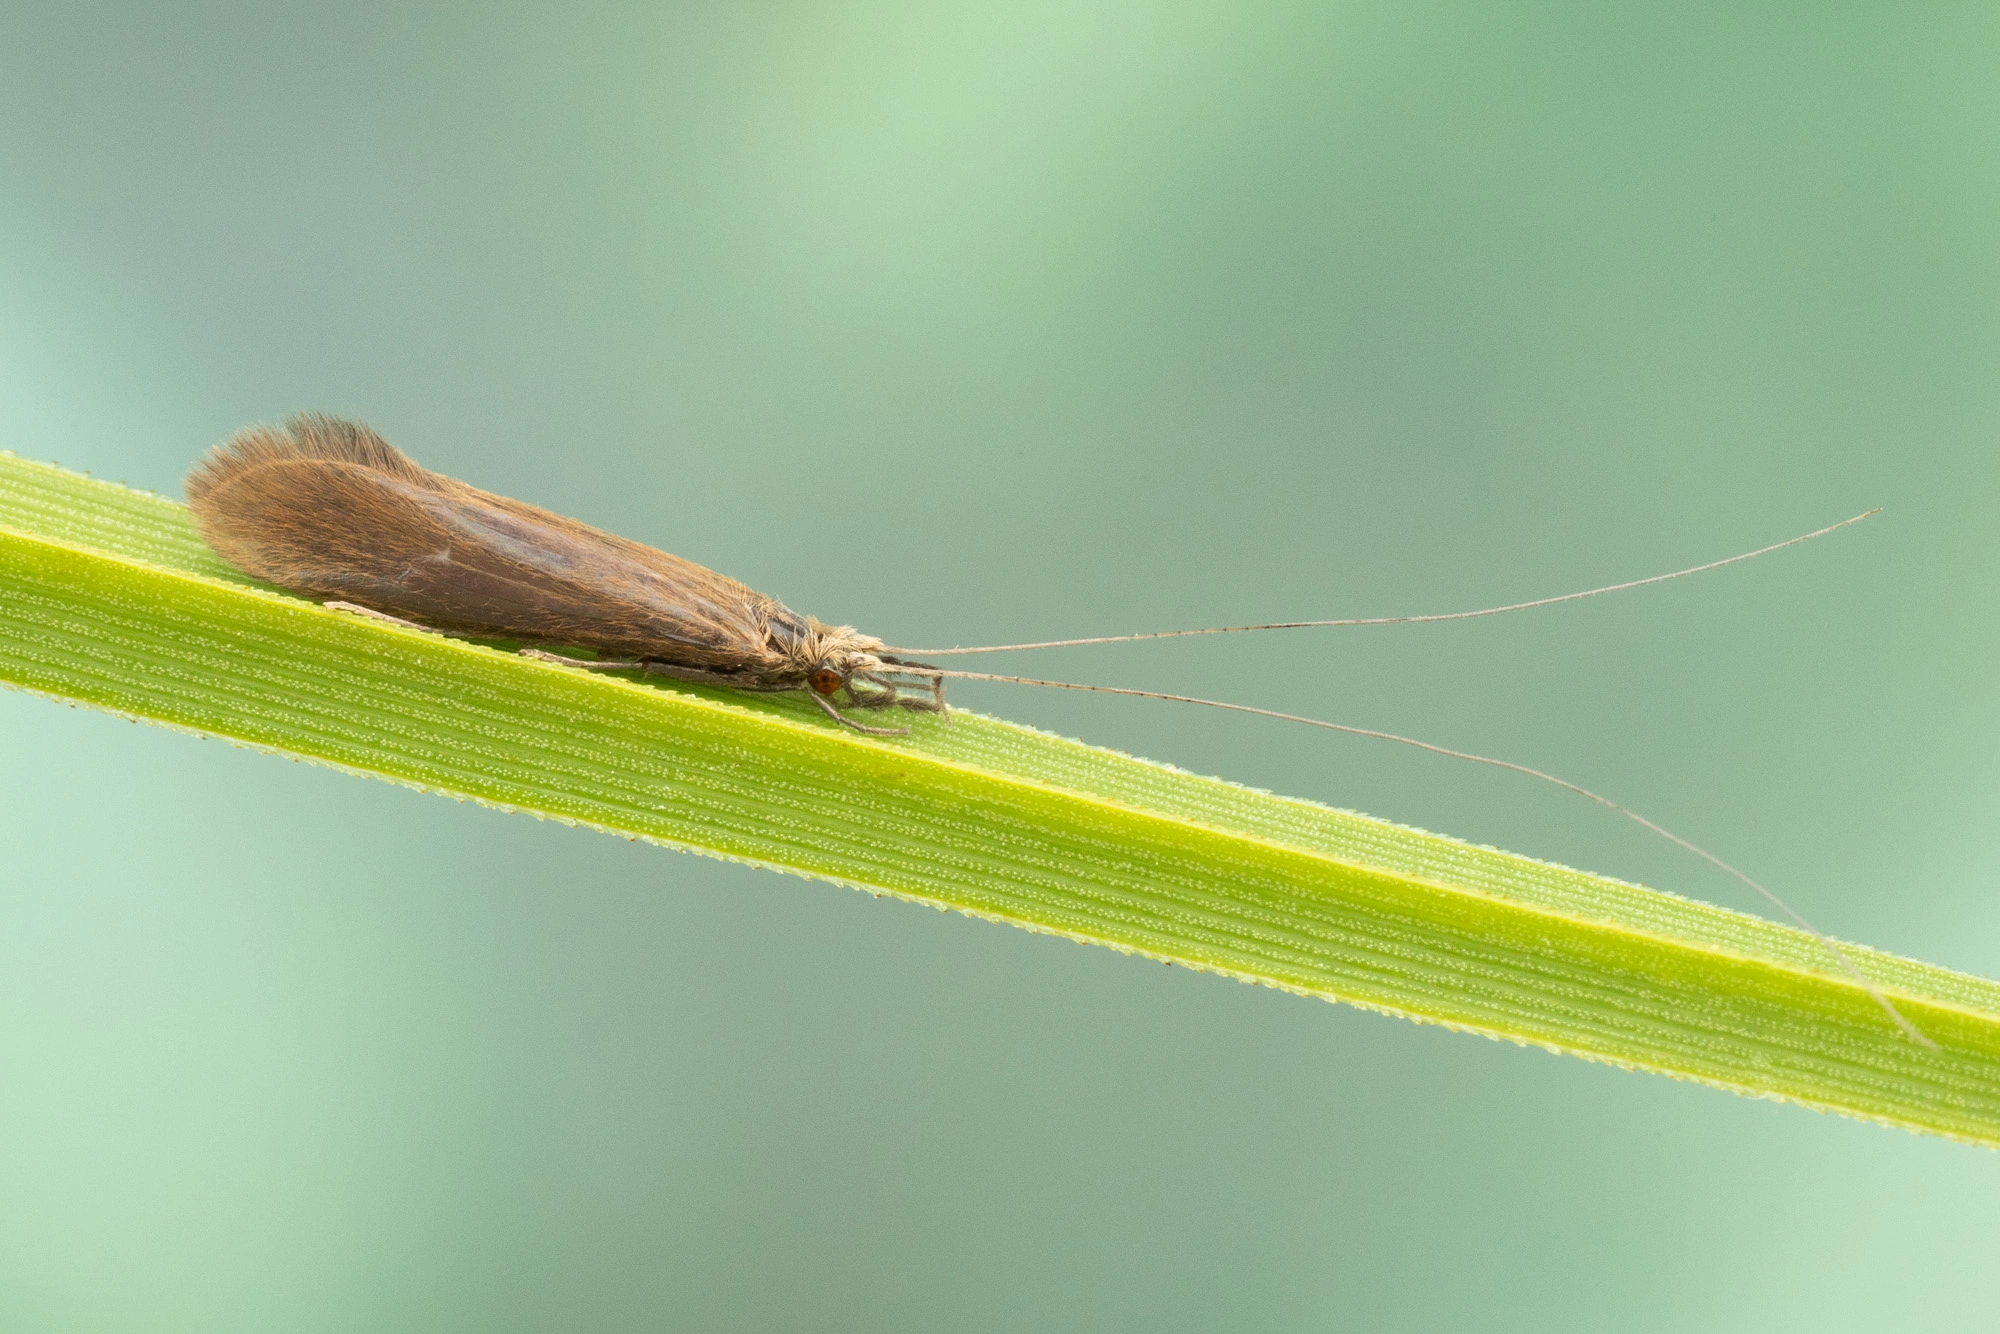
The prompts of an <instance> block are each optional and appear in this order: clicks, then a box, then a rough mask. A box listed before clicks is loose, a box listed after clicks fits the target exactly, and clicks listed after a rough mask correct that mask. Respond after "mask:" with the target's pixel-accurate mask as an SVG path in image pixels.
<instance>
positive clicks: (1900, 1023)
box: [940, 514, 1938, 1051]
mask: <svg viewBox="0 0 2000 1334" xmlns="http://www.w3.org/2000/svg"><path fill="white" fill-rule="evenodd" d="M1860 517H1862V518H1867V517H1868V516H1867V515H1865V514H1864V515H1862V516H1860ZM1848 522H1849V523H1853V522H1854V520H1852V519H1849V520H1848ZM1813 536H1816V534H1813ZM1794 540H1799V541H1802V540H1804V539H1794ZM1752 554H1755V553H1752ZM1738 559H1739V560H1740V559H1742V558H1741V557H1738ZM940 671H941V672H942V674H943V675H945V676H955V677H958V678H960V679H962V680H967V681H1011V682H1013V683H1014V684H1016V685H1024V686H1048V687H1049V688H1051V689H1054V690H1088V691H1091V692H1093V693H1096V694H1100V695H1131V696H1134V697H1136V698H1138V699H1164V700H1172V701H1173V702H1174V703H1176V704H1202V705H1206V706H1207V707H1209V708H1211V709H1228V710H1230V711H1231V712H1234V713H1254V714H1256V715H1257V716H1258V717H1260V718H1277V719H1279V720H1281V721H1283V722H1288V723H1304V724H1306V725H1307V726H1308V727H1324V728H1326V729H1327V730H1329V731H1333V732H1346V733H1347V734H1349V735H1350V736H1368V737H1374V738H1376V739H1377V740H1380V741H1394V742H1396V743H1397V744H1398V745H1403V746H1415V747H1416V748H1417V749H1418V750H1427V751H1430V752H1431V753H1432V754H1434V755H1449V756H1451V757H1452V758H1453V759H1455V760H1471V761H1472V762H1473V763H1474V764H1490V765H1492V766H1493V767H1494V768H1496V769H1511V770H1513V771H1514V772H1515V773H1517V774H1526V775H1528V777H1530V778H1539V779H1541V780H1542V781H1543V782H1544V783H1554V784H1555V785H1556V786H1557V787H1561V788H1568V789H1569V790H1570V791H1571V792H1574V793H1576V794H1577V795H1578V796H1580V797H1588V798H1590V800H1592V801H1594V802H1596V803H1597V804H1598V805H1600V806H1606V807H1609V808H1610V809H1612V810H1614V811H1617V812H1618V813H1619V814H1620V815H1622V816H1624V817H1625V818H1626V819H1628V820H1631V821H1633V822H1634V823H1636V824H1640V825H1643V826H1645V827H1646V828H1647V829H1650V830H1652V831H1653V832H1654V833H1656V834H1658V835H1659V836H1660V837H1661V838H1664V839H1666V840H1667V841H1668V842H1669V843H1674V844H1677V845H1679V846H1680V847H1683V848H1685V849H1687V850H1688V851H1689V852H1692V853H1693V854H1694V855H1695V856H1697V857H1699V858H1701V859H1702V860H1703V861H1705V862H1707V863H1709V864H1710V865H1711V866H1715V867H1717V868H1719V869H1721V870H1723V871H1725V872H1727V873H1728V874H1730V875H1732V876H1734V877H1735V878H1736V879H1738V880H1740V881H1742V882H1743V883H1744V884H1746V885H1748V886H1749V887H1750V888H1752V889H1754V890H1756V891H1757V892H1758V893H1759V894H1761V895H1762V896H1763V897H1764V898H1765V899H1766V900H1767V901H1768V902H1770V903H1771V904H1772V906H1774V907H1776V908H1777V909H1778V911H1780V912H1782V913H1784V914H1785V916H1787V917H1789V918H1791V919H1792V920H1793V921H1794V922H1797V923H1798V924H1799V926H1800V928H1801V929H1803V930H1804V931H1805V932H1806V933H1807V934H1808V935H1810V936H1811V937H1812V938H1813V939H1814V940H1817V941H1818V942H1819V943H1820V944H1821V945H1822V946H1824V947H1825V948H1826V952H1827V953H1828V954H1830V955H1832V956H1833V957H1834V959H1835V960H1836V961H1837V962H1838V963H1839V964H1840V966H1841V968H1842V969H1843V970H1844V971H1845V972H1846V973H1847V975H1848V976H1849V977H1852V978H1853V979H1854V980H1855V981H1856V982H1857V983H1859V984H1860V985H1861V986H1862V987H1863V988H1864V989H1866V991H1867V992H1868V994H1869V995H1870V996H1873V997H1874V998H1875V1003H1876V1004H1877V1005H1880V1006H1881V1007H1882V1009H1883V1010H1884V1011H1886V1012H1887V1013H1888V1016H1889V1017H1890V1018H1891V1019H1893V1020H1895V1021H1896V1027H1898V1028H1900V1029H1902V1030H1903V1034H1904V1036H1906V1037H1908V1038H1909V1039H1910V1040H1911V1041H1913V1042H1917V1043H1920V1044H1922V1045H1923V1046H1926V1047H1928V1048H1930V1049H1931V1050H1932V1051H1936V1050H1937V1049H1938V1048H1937V1043H1935V1042H1933V1041H1931V1040H1930V1039H1929V1038H1927V1037H1925V1036H1924V1035H1923V1034H1922V1033H1921V1032H1919V1031H1918V1030H1917V1027H1916V1025H1914V1024H1912V1023H1911V1022H1910V1021H1909V1020H1908V1019H1905V1018H1904V1017H1903V1013H1902V1011H1900V1010H1898V1009H1897V1008H1896V1006H1895V1004H1894V1003H1893V1002H1892V1001H1890V999H1889V998H1888V997H1887V996H1885V995H1883V994H1882V989H1881V988H1880V987H1878V986H1876V985H1875V984H1874V983H1873V982H1871V981H1869V980H1868V978H1867V977H1865V976H1863V974H1862V972H1861V970H1860V969H1859V968H1857V967H1855V966H1854V963H1853V961H1852V960H1850V959H1849V958H1848V957H1847V954H1846V952H1845V951H1843V950H1842V949H1841V948H1840V946H1838V945H1836V944H1834V943H1833V941H1832V940H1830V939H1829V938H1828V937H1827V936H1826V935H1825V934H1824V933H1823V932H1821V931H1820V929H1819V928H1818V927H1816V926H1814V925H1813V924H1812V923H1811V922H1808V921H1807V920H1806V919H1805V918H1804V917H1802V916H1800V915H1799V913H1798V912H1797V911H1795V910H1794V909H1793V907H1792V905H1791V904H1789V903H1786V902H1785V901H1784V900H1783V899H1781V898H1779V897H1778V896H1777V895H1776V894H1774V893H1772V892H1771V891H1770V890H1768V889H1766V888H1765V887H1764V886H1763V885H1761V884H1759V883H1758V882H1757V881H1755V880H1752V879H1751V878H1750V877H1749V876H1747V875H1745V874H1744V873H1743V872H1741V871H1739V870H1737V869H1736V868H1735V867H1734V866H1731V865H1730V864H1729V863H1728V862H1726V861H1724V860H1722V858H1720V857H1718V856H1716V855H1715V854H1714V853H1712V852H1710V851H1708V850H1707V849H1706V848H1701V847H1697V846H1695V845H1694V844H1693V843H1690V842H1688V841H1687V840H1686V839H1684V838H1682V837H1681V836H1680V835H1679V834H1676V833H1674V832H1673V831H1672V830H1670V829H1667V828H1665V827H1664V826H1661V825H1658V824H1655V823H1654V822H1653V821H1651V820H1648V819H1647V818H1646V817H1645V816H1643V815H1641V814H1639V813H1638V812H1637V811H1635V810H1630V809H1628V808H1626V807H1624V806H1620V805H1619V804H1618V803H1617V802H1615V801H1613V800H1611V798H1609V797H1606V796H1600V795H1599V794H1598V793H1595V792H1592V791H1591V790H1590V789H1589V788H1587V787H1580V786H1578V785H1577V784H1575V783H1572V782H1570V781H1569V780H1568V779H1566V778H1557V777H1556V776H1555V775H1554V774H1550V773H1543V772H1542V771H1541V770H1540V769H1531V768H1529V767H1528V766H1527V765H1525V764H1515V763H1514V762H1513V761H1512V760H1496V759H1494V758H1493V757H1492V756H1490V755H1474V754H1472V753H1471V752H1470V751H1464V750H1453V749H1451V748H1450V747H1449V746H1439V745H1434V744H1432V743H1431V742H1429V741H1419V740H1417V739H1416V738H1415V737H1407V736H1398V735H1397V734H1396V733H1394V732H1378V731H1376V730H1375V729H1374V728H1372V727H1352V726H1349V725H1348V724H1346V723H1330V722H1326V721H1325V720H1323V719H1319V718H1307V717H1303V716H1302V715H1300V714H1296V713H1279V712H1278V711H1277V710H1276V709H1260V708H1257V707H1255V706H1254V705H1250V704H1230V703H1226V702H1225V701H1223V700H1219V699H1198V698H1196V697H1195V696H1193V695H1169V694H1166V693H1164V692H1162V691H1158V690H1133V689H1130V688H1128V687H1125V686H1091V685H1082V684H1079V683H1078V682H1075V681H1043V680H1039V679H1037V678H1035V677H1032V676H1000V675H996V674H994V673H992V672H955V671H943V669H940Z"/></svg>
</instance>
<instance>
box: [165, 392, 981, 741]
mask: <svg viewBox="0 0 2000 1334" xmlns="http://www.w3.org/2000/svg"><path fill="white" fill-rule="evenodd" d="M187 498H188V504H189V505H190V506H191V507H192V508H193V509H194V515H195V522H196V523H197V524H198V525H199V526H200V528H201V535H202V538H203V540H205V541H206V542H207V543H208V544H209V545H210V546H212V547H214V548H215V549H216V551H218V552H220V553H221V554H222V556H223V558H224V559H225V560H227V561H229V563H230V564H232V565H235V566H237V567H239V568H240V569H242V570H245V571H247V572H248V573H250V574H254V575H256V576H257V577H258V578H260V579H264V580H268V581H269V582H271V583H274V584H276V585H278V586H279V587H280V588H288V589H292V590H295V591H297V592H300V593H307V594H311V595H313V596H315V597H320V598H331V599H336V601H332V602H329V603H328V605H329V606H333V607H337V608H340V609H342V610H349V611H358V612H362V613H365V614H372V615H376V616H381V617H386V618H387V619H389V620H394V621H401V622H404V623H406V624H410V625H414V626H416V627H417V628H419V629H426V630H436V631H442V632H444V633H447V634H453V635H461V636H467V637H473V638H492V639H507V640H517V641H519V640H525V641H527V642H528V643H529V644H530V645H532V647H530V648H527V649H523V650H522V652H524V653H528V654H531V655H532V656H535V657H539V658H543V659H547V660H550V661H554V662H560V663H565V664H567V665H569V666H572V667H580V668H585V669H587V670H591V671H644V672H651V673H655V674H658V675H660V676H668V677H672V678H673V679H675V680H678V681H695V682H700V683H702V684H704V685H720V686H729V687H732V688H734V689H737V690H757V691H781V690H802V691H804V692H806V694H807V695H808V696H809V697H810V698H811V699H812V700H813V701H814V702H815V703H817V704H818V705H819V706H820V708H822V709H824V710H825V711H826V712H827V714H828V715H829V716H831V717H833V718H835V719H837V720H839V721H840V722H841V723H842V724H844V725H846V726H848V727H851V728H853V729H854V730H856V731H858V732H868V733H872V734H875V735H878V736H896V735H902V734H904V733H906V732H907V731H908V729H907V728H889V727H869V726H866V725H864V724H862V723H858V722H855V721H854V720H853V719H852V718H849V717H847V716H846V715H845V714H843V713H842V712H841V711H840V710H839V709H838V708H836V707H834V703H833V701H834V699H835V698H836V697H839V696H844V697H845V699H844V702H845V703H846V705H847V706H848V707H849V708H852V709H870V710H875V709H889V708H902V709H915V710H919V711H922V712H926V713H937V714H945V715H946V717H947V718H948V717H949V714H948V713H947V712H946V709H945V702H944V673H943V672H941V671H940V670H938V669H937V668H935V667H928V666H925V665H924V664H922V663H915V662H908V661H905V660H904V659H902V658H898V657H895V656H893V655H891V654H889V653H887V652H885V651H884V650H883V647H882V641H881V640H879V639H875V638H872V637H871V636H868V635H864V634H861V633H859V632H858V631H856V630H855V629H854V628H853V627H852V626H846V625H824V624H822V623H820V622H819V621H817V620H815V619H813V618H812V617H810V616H800V615H799V614H798V613H797V612H795V611H793V610H792V609H791V608H789V607H787V606H785V605H784V604H783V603H782V602H779V601H778V600H777V599H776V598H771V597H766V596H765V595H764V594H762V593H759V592H757V591H756V590H754V589H752V588H748V587H746V586H745V585H743V584H739V583H737V582H736V581H735V580H734V579H730V578H728V577H726V576H724V575H720V574H717V573H716V572H715V571H713V570H709V569H704V568H703V567H702V566H699V565H697V564H695V563H694V562H693V561H691V560H683V559H681V558H680V557H679V556H670V555H668V554H667V553H666V552H664V551H659V550H655V549H654V548H652V547H649V546H645V545H643V544H641V543H638V542H633V541H628V540H627V539H625V538H622V537H618V536H615V535H614V534H611V533H607V532H604V531H602V530H601V529H597V528H592V527H590V526H588V525H587V524H581V523H578V522H577V521H576V520H575V519H566V518H564V517H563V516H562V515H560V514H551V513H550V512H549V511H547V510H545V509H540V508H537V507H536V506H534V505H526V504H523V503H522V502H520V501H518V500H509V499H507V498H506V497H505V496H496V495H493V494H491V493H490V492H486V491H481V490H479V489H478V488H476V487H471V486H467V485H466V484H465V483H464V482H460V481H456V480H454V479H452V478H450V477H445V476H442V475H440V474H438V473H434V472H431V471H430V470H428V469H426V468H421V467H418V466H417V465H416V464H415V463H413V462H411V461H410V459H409V458H408V457H407V456H406V455H404V454H403V453H402V452H401V451H400V450H398V449H396V448H395V447H394V446H392V445H390V444H389V443H388V442H387V441H385V440H383V439H382V437H380V436H378V435H376V434H375V433H374V432H373V431H371V430H369V429H368V428H367V427H366V426H362V425H359V424H358V423H355V422H349V421H342V420H340V419H339V418H336V417H325V416H319V415H316V414H302V415H300V416H296V417H293V418H292V419H291V420H290V421H289V422H287V423H286V427H285V429H282V430H278V429H273V428H271V427H267V426H252V427H249V428H247V429H245V430H242V431H239V432H237V433H236V435H234V436H233V437H231V438H230V439H229V440H228V441H227V442H226V443H224V444H222V445H219V446H217V447H216V448H215V449H213V450H211V451H210V452H209V454H208V456H207V457H206V458H204V459H203V460H202V461H201V462H200V463H199V464H197V465H196V466H195V468H194V470H193V471H192V472H190V473H189V474H188V477H187ZM559 647H567V648H587V649H592V650H594V651H596V652H597V653H598V654H599V657H598V658H597V659H596V660H594V661H593V660H590V659H584V658H574V657H565V656H563V655H560V654H556V653H552V652H549V651H548V650H549V649H551V648H559Z"/></svg>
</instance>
